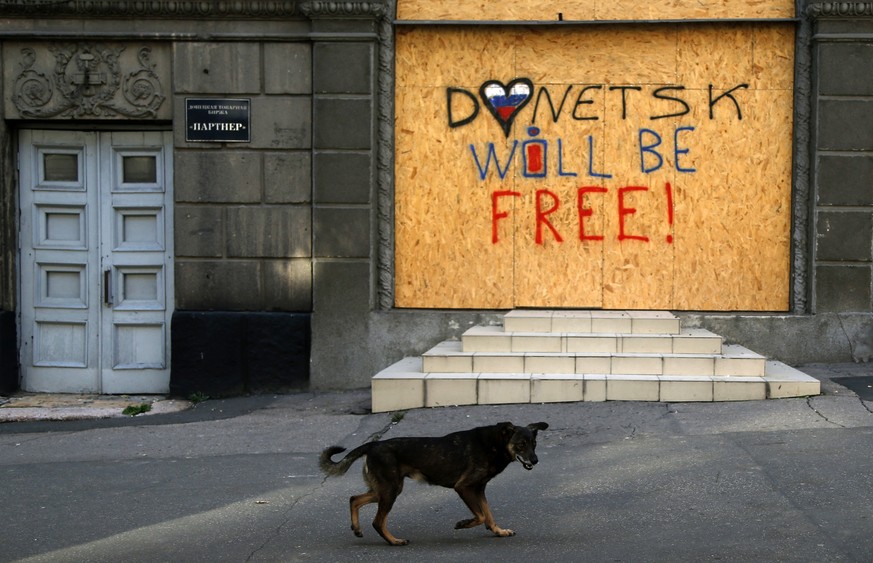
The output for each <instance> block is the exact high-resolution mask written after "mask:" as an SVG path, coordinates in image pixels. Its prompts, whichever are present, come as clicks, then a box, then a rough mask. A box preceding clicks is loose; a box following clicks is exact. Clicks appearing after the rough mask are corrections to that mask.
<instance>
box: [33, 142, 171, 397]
mask: <svg viewBox="0 0 873 563" xmlns="http://www.w3.org/2000/svg"><path fill="white" fill-rule="evenodd" d="M172 170H173V167H172V133H171V132H168V131H148V132H128V131H125V132H118V131H111V132H109V131H107V132H95V131H90V132H83V131H48V130H23V131H21V132H20V136H19V194H20V197H19V201H20V211H21V213H20V233H19V240H20V253H19V268H18V271H19V272H20V281H21V285H20V292H19V300H18V303H19V313H20V317H19V318H20V332H19V334H20V335H21V340H20V342H19V344H20V365H21V371H22V388H23V389H25V390H28V391H45V392H72V393H75V392H91V393H107V394H114V393H166V392H167V391H168V390H169V381H170V369H169V368H170V330H169V329H170V317H171V315H172V312H173V311H172V309H173V256H172V248H173V237H172V233H173V225H172V209H173V208H172V192H173V185H172V178H173V174H172Z"/></svg>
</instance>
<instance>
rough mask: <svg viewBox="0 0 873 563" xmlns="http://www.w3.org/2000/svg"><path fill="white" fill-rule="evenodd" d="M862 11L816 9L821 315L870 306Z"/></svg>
mask: <svg viewBox="0 0 873 563" xmlns="http://www.w3.org/2000/svg"><path fill="white" fill-rule="evenodd" d="M858 10H860V12H859V11H858ZM864 10H866V11H867V12H871V13H873V8H871V5H870V4H869V3H861V4H857V5H856V4H852V5H848V4H846V5H844V6H841V5H839V4H832V3H828V4H813V5H812V6H811V13H812V15H813V16H814V21H815V29H814V32H815V33H814V36H813V41H814V43H813V53H814V55H813V65H814V77H815V80H814V85H813V96H814V108H815V111H814V113H815V116H816V126H817V127H815V128H814V131H815V132H814V135H813V143H814V146H813V155H814V161H815V162H814V171H815V172H814V194H815V196H814V202H813V210H814V232H815V237H814V249H813V255H814V280H815V282H814V291H813V295H814V299H813V307H814V311H815V312H817V313H844V312H861V311H864V312H869V311H871V309H873V291H871V284H873V127H871V126H869V124H871V123H873V75H871V73H870V68H873V43H871V42H870V40H869V37H870V33H873V20H871V19H870V18H869V17H865V13H864ZM867 15H868V16H869V15H871V14H867Z"/></svg>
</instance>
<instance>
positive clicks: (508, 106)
mask: <svg viewBox="0 0 873 563" xmlns="http://www.w3.org/2000/svg"><path fill="white" fill-rule="evenodd" d="M532 93H533V82H531V81H530V80H529V79H527V78H516V79H515V80H513V81H511V82H510V83H509V84H503V82H500V81H499V80H489V81H488V82H485V83H484V84H482V87H481V88H479V96H480V97H481V98H482V101H483V102H485V107H487V108H488V111H490V112H491V115H493V116H494V118H495V119H496V120H497V123H499V124H500V127H501V128H502V129H503V134H504V135H506V136H507V137H509V131H510V130H511V129H512V122H513V121H514V120H515V116H516V115H518V112H520V111H521V108H523V107H524V106H526V105H527V103H528V102H529V101H530V98H531V94H532Z"/></svg>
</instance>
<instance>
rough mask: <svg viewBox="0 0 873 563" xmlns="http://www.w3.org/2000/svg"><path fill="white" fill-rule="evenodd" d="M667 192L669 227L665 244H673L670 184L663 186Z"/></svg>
mask: <svg viewBox="0 0 873 563" xmlns="http://www.w3.org/2000/svg"><path fill="white" fill-rule="evenodd" d="M664 191H665V192H667V224H668V225H670V233H669V234H668V235H667V244H673V186H671V185H670V182H667V183H666V184H665V185H664Z"/></svg>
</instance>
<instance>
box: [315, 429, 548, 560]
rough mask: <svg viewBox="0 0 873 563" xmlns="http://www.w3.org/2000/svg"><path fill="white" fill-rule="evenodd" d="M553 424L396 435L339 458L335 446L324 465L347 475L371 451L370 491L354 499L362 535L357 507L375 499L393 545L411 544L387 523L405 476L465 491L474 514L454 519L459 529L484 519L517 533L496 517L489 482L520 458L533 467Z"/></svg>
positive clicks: (355, 526)
mask: <svg viewBox="0 0 873 563" xmlns="http://www.w3.org/2000/svg"><path fill="white" fill-rule="evenodd" d="M548 427H549V425H548V424H546V423H545V422H536V423H534V424H528V425H527V426H515V425H514V424H512V423H511V422H501V423H500V424H495V425H494V426H481V427H479V428H473V429H472V430H463V431H461V432H453V433H452V434H448V435H446V436H442V437H440V438H391V439H390V440H382V441H377V442H368V443H366V444H363V445H361V446H358V447H357V448H355V449H353V450H352V451H350V452H349V453H348V454H346V456H345V457H344V458H343V459H342V460H340V461H338V462H334V461H333V460H331V457H333V456H334V455H336V454H338V453H340V452H343V451H345V448H342V447H340V446H332V447H330V448H327V449H325V450H324V451H323V452H321V457H320V458H319V465H320V466H321V470H322V471H324V472H325V473H327V474H328V475H343V474H345V472H346V471H348V469H349V467H350V466H351V465H352V463H354V462H355V460H357V459H358V458H359V457H361V456H367V459H366V461H365V462H364V481H365V482H366V483H367V485H368V487H369V490H368V491H367V492H366V493H364V494H362V495H356V496H353V497H352V498H351V499H349V504H350V507H351V512H352V531H353V532H354V533H355V535H356V536H358V537H361V536H363V534H362V533H361V524H360V520H359V518H358V511H359V510H360V508H361V507H362V506H364V505H365V504H370V503H374V502H375V503H379V509H378V510H377V512H376V518H374V519H373V527H374V528H375V529H376V531H377V532H379V535H380V536H382V537H383V538H384V539H385V541H387V542H388V543H390V544H391V545H406V544H407V543H409V542H408V541H407V540H403V539H399V538H395V537H394V536H393V535H392V534H391V532H389V531H388V528H387V526H386V520H387V518H388V512H390V511H391V507H392V506H394V501H395V500H396V499H397V496H398V495H399V494H400V492H401V491H402V490H403V479H404V478H405V477H410V478H412V479H416V480H419V481H424V482H426V483H430V484H431V485H440V486H441V487H448V488H450V489H454V490H455V491H456V492H457V493H458V495H460V497H461V500H463V501H464V504H466V505H467V508H469V509H470V511H471V512H472V513H473V518H470V519H468V520H461V521H460V522H458V523H457V524H455V528H456V529H458V528H472V527H474V526H478V525H479V524H485V527H486V528H488V529H489V530H491V531H492V532H494V533H495V534H496V535H498V536H504V537H505V536H512V535H514V534H515V532H513V531H512V530H507V529H504V528H501V527H500V526H498V525H497V523H496V522H494V516H492V515H491V509H490V508H489V507H488V500H487V499H486V498H485V485H487V484H488V481H490V480H491V479H493V478H494V477H495V476H496V475H497V474H499V473H500V472H501V471H503V470H504V469H506V466H507V465H509V464H510V463H511V462H513V461H516V460H518V461H519V462H521V464H522V465H523V466H524V468H525V469H528V470H529V469H533V466H534V465H536V463H537V461H538V460H537V454H536V451H535V449H536V445H537V432H538V431H540V430H545V429H546V428H548Z"/></svg>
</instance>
